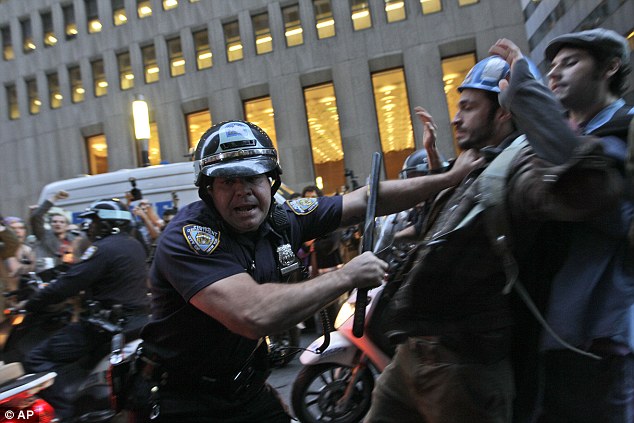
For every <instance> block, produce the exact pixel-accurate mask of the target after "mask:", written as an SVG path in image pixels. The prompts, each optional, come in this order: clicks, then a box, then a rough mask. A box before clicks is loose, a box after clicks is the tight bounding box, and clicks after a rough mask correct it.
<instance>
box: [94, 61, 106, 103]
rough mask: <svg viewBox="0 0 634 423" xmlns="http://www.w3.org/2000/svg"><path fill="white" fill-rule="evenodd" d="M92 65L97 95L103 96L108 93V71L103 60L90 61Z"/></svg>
mask: <svg viewBox="0 0 634 423" xmlns="http://www.w3.org/2000/svg"><path fill="white" fill-rule="evenodd" d="M90 66H91V68H92V80H93V85H94V86H93V88H94V90H95V97H102V96H104V95H106V94H108V81H106V72H105V70H104V65H103V60H101V59H98V60H94V61H92V62H90Z"/></svg>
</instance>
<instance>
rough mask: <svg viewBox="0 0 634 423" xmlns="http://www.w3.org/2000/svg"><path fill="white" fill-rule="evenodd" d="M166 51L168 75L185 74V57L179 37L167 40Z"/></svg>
mask: <svg viewBox="0 0 634 423" xmlns="http://www.w3.org/2000/svg"><path fill="white" fill-rule="evenodd" d="M167 51H168V54H169V62H170V75H171V76H172V77H175V76H180V75H185V58H184V57H183V49H182V47H181V39H180V37H176V38H172V39H171V40H167Z"/></svg>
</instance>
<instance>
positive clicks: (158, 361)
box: [136, 121, 480, 423]
mask: <svg viewBox="0 0 634 423" xmlns="http://www.w3.org/2000/svg"><path fill="white" fill-rule="evenodd" d="M479 163H480V161H479V160H478V159H476V158H475V156H474V155H473V154H472V153H471V152H467V153H463V155H461V156H460V158H459V159H458V160H457V162H456V165H455V166H454V167H453V169H452V170H451V171H450V172H447V173H444V174H441V175H434V176H433V177H425V178H415V179H411V180H407V181H386V182H383V183H381V186H380V190H379V192H380V195H379V201H378V203H379V204H378V213H379V214H386V213H392V212H394V211H397V210H402V209H406V208H409V207H411V206H413V205H414V204H416V203H418V202H420V201H422V200H424V199H425V198H426V197H427V196H429V195H431V194H433V193H435V192H437V191H438V190H440V189H442V188H443V187H449V186H452V185H455V184H457V183H458V182H460V181H461V180H462V178H463V176H464V175H465V174H467V173H468V172H469V171H470V170H471V169H473V168H474V166H477V165H479ZM194 169H195V170H194V173H195V184H196V185H197V186H198V188H199V195H200V198H201V199H202V201H198V202H195V203H192V204H189V205H188V206H186V207H184V208H182V210H180V211H179V213H178V214H177V215H176V216H175V217H174V219H173V220H172V222H171V223H170V225H169V226H168V227H167V228H166V229H165V231H164V233H163V236H162V237H161V240H160V241H159V245H158V247H157V250H156V256H155V260H154V264H153V267H152V270H151V272H150V273H151V274H150V277H151V285H152V286H151V288H152V318H151V321H150V323H149V324H148V325H147V326H146V327H145V328H144V329H143V332H142V338H143V339H144V343H143V346H142V347H141V348H142V358H141V359H140V360H138V361H137V363H138V364H139V367H140V373H138V374H137V376H136V382H137V383H139V379H140V378H141V379H142V382H144V383H145V385H146V387H147V388H148V389H147V391H146V393H147V400H149V409H148V410H147V411H148V412H151V413H152V417H153V420H152V421H161V422H181V423H184V422H193V421H196V422H202V421H204V422H216V421H222V422H288V421H289V420H290V417H289V416H288V412H287V411H286V407H285V406H284V405H283V404H282V403H281V401H280V399H279V398H278V396H277V394H276V392H275V391H274V390H273V389H272V388H271V387H270V386H268V385H267V384H266V382H265V380H266V377H267V376H268V371H267V363H266V353H267V351H266V343H264V342H262V338H263V337H264V336H265V335H267V334H271V333H276V332H280V331H282V330H285V329H288V328H290V327H292V326H293V325H295V324H297V323H299V322H301V321H303V320H306V319H307V318H308V317H310V316H312V315H313V314H314V313H316V312H317V311H318V310H320V309H321V308H323V307H324V306H326V305H328V304H329V303H330V302H331V301H333V300H335V299H336V298H337V297H339V296H340V295H342V294H343V293H345V292H347V291H349V290H351V289H354V288H372V287H376V286H378V285H379V284H380V283H381V281H382V280H383V278H384V276H385V272H386V270H387V264H386V263H385V262H383V261H382V260H380V259H378V258H377V257H375V256H374V255H373V254H372V253H370V252H366V253H364V254H361V255H359V256H357V257H355V258H354V259H352V260H351V261H350V262H349V263H347V264H346V265H345V266H343V267H342V268H341V269H339V270H336V271H333V272H329V273H326V274H323V275H321V276H318V277H316V278H314V279H311V280H308V281H304V282H300V283H293V284H286V283H283V282H285V281H287V280H288V279H289V276H290V275H291V273H292V272H293V271H294V270H295V269H296V268H298V267H299V261H298V259H297V257H296V256H295V254H294V252H295V251H297V250H298V248H299V247H300V246H301V244H302V243H303V242H305V241H307V240H310V239H314V238H317V237H318V236H320V235H322V234H324V233H328V232H331V231H333V230H335V229H336V228H338V227H340V226H343V227H345V226H348V225H351V224H353V223H356V222H359V221H361V220H362V219H363V217H364V214H365V209H366V202H367V200H366V193H367V191H366V190H365V189H360V190H357V191H354V192H351V193H349V194H346V195H344V196H334V197H320V198H310V199H306V198H299V199H295V200H290V201H287V202H286V203H285V204H284V205H281V206H280V205H277V204H276V203H275V202H274V200H273V194H274V193H275V192H276V190H277V189H278V187H279V186H280V184H281V179H280V174H281V173H282V170H281V168H280V166H279V164H278V158H277V152H276V150H275V149H274V147H273V143H272V142H271V140H270V138H269V137H268V136H267V135H266V133H264V132H263V131H262V130H261V129H260V128H259V127H257V126H256V125H253V124H252V123H249V122H243V121H228V122H222V123H219V124H217V125H214V126H213V127H211V128H210V129H209V130H207V132H206V133H205V134H203V136H202V138H201V140H200V142H199V143H198V147H197V149H196V153H195V162H194ZM150 391H151V394H150Z"/></svg>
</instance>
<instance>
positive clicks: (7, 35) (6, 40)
mask: <svg viewBox="0 0 634 423" xmlns="http://www.w3.org/2000/svg"><path fill="white" fill-rule="evenodd" d="M0 36H1V37H2V58H3V59H4V60H7V61H8V60H13V59H15V52H14V51H13V43H12V42H11V28H10V27H8V26H4V27H2V28H0Z"/></svg>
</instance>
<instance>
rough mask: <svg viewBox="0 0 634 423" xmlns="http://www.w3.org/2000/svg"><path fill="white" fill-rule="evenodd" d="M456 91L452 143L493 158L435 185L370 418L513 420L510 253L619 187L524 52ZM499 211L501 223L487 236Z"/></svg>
mask: <svg viewBox="0 0 634 423" xmlns="http://www.w3.org/2000/svg"><path fill="white" fill-rule="evenodd" d="M510 64H513V70H512V71H511V72H510V74H511V75H510V81H506V80H507V78H508V77H509V71H510V66H509V65H510ZM501 87H504V91H505V93H506V95H505V96H504V97H503V98H502V97H501V98H500V100H504V101H502V106H500V103H499V102H498V96H499V94H500V91H501ZM458 90H459V91H460V100H459V102H458V111H457V113H456V115H455V117H454V119H453V121H452V124H453V126H454V128H455V130H456V138H457V141H458V145H459V146H460V147H461V148H462V149H465V150H466V149H471V150H476V151H479V152H480V154H481V155H482V156H484V157H487V158H489V159H490V163H489V164H488V166H487V165H484V166H482V167H481V168H479V169H476V170H474V171H473V172H471V173H470V174H469V175H467V177H466V178H465V179H463V181H462V183H461V184H460V185H458V186H457V187H455V188H451V189H448V190H445V191H442V192H441V193H439V194H438V196H437V197H436V199H435V201H434V203H433V204H432V206H431V208H430V211H429V215H428V216H429V218H428V220H427V222H426V224H425V227H424V229H423V234H422V236H423V238H422V242H420V243H419V246H418V250H417V252H416V253H415V254H414V255H413V258H414V260H413V261H412V262H411V263H408V265H409V266H411V267H410V270H409V272H408V274H407V277H406V278H405V280H404V282H403V285H402V286H401V287H400V289H399V290H398V291H397V293H396V294H395V296H394V298H393V300H392V301H393V315H392V316H391V322H390V325H391V327H392V330H391V331H390V333H389V335H391V337H392V339H393V340H394V341H396V342H398V343H399V345H398V346H397V349H396V354H395V356H394V358H393V361H392V363H390V365H388V366H387V368H386V369H385V371H384V372H383V373H382V374H381V376H380V377H379V379H378V381H377V384H376V386H375V389H374V392H373V397H372V406H371V409H370V411H369V412H368V415H367V416H366V419H365V420H364V421H365V422H366V423H378V422H397V421H398V422H401V423H402V422H407V423H409V422H411V423H414V422H421V421H423V422H425V423H463V422H464V423H467V422H468V423H474V422H500V423H502V422H510V421H511V419H512V402H513V396H514V383H513V372H512V369H511V363H510V360H509V351H510V343H511V332H512V330H511V328H512V324H513V316H512V310H511V307H510V303H509V301H510V299H509V295H507V294H508V292H509V287H510V286H512V285H513V283H514V281H515V279H516V278H515V277H514V275H513V273H514V272H515V271H517V270H518V267H517V265H516V264H517V262H516V261H515V260H514V257H515V258H516V259H517V261H518V262H519V261H522V259H523V258H524V257H525V256H528V255H530V254H532V253H533V251H534V250H535V248H537V247H538V246H539V244H536V243H535V242H534V241H535V239H536V236H537V235H538V234H539V233H540V228H541V225H542V223H543V222H544V221H553V220H558V221H567V220H581V219H587V218H588V217H589V216H590V215H591V214H592V213H595V212H596V211H597V210H599V209H601V208H602V207H609V206H610V205H612V204H613V203H614V198H615V197H616V196H617V195H618V193H619V192H620V187H621V185H620V181H619V180H618V175H617V174H616V171H615V170H614V169H612V168H611V166H610V161H609V159H608V158H606V157H605V156H604V155H603V153H602V149H601V146H600V144H599V140H598V139H594V138H581V137H578V136H577V135H575V134H574V133H573V132H572V131H571V130H570V128H569V127H568V125H567V123H566V122H565V120H564V119H563V117H562V114H563V110H562V109H561V107H560V105H559V104H558V103H557V101H556V100H555V99H554V98H553V97H552V95H551V94H550V92H549V91H548V89H547V88H546V87H545V86H544V85H542V84H541V83H540V82H539V81H537V80H536V79H535V78H534V76H533V73H532V72H531V67H530V65H529V63H528V61H527V60H526V59H524V58H523V57H521V56H519V57H513V60H510V59H509V58H508V57H507V56H506V55H502V57H500V56H491V57H488V58H486V59H484V60H482V61H480V62H478V63H477V64H476V65H475V66H474V67H473V68H472V69H471V71H470V72H469V74H468V75H467V77H466V78H465V80H464V82H463V83H462V84H461V85H460V87H459V88H458ZM522 132H523V133H524V134H525V135H526V136H525V137H524V136H522V135H521V134H522ZM509 158H510V159H509ZM501 161H504V162H506V169H502V170H505V171H503V172H502V179H503V182H502V184H501V185H497V186H496V187H495V188H494V189H492V187H491V186H490V185H488V183H487V182H486V181H487V180H489V179H490V177H491V176H492V175H493V174H492V172H490V171H489V170H499V169H500V166H499V164H500V162H501ZM502 168H504V166H502ZM589 170H591V171H589ZM494 191H495V192H499V191H502V193H503V195H502V198H503V200H502V203H503V204H504V207H503V208H500V207H497V206H496V207H495V210H496V213H495V214H492V210H491V208H489V206H488V205H487V198H489V197H490V196H491V195H493V196H495V195H496V194H495V192H494ZM602 203H603V204H602ZM500 221H506V222H507V223H508V225H506V226H507V228H506V229H508V230H506V231H503V232H501V233H500V236H498V237H495V238H494V237H492V236H491V232H492V230H493V229H495V230H497V229H499V228H496V227H495V226H496V222H500ZM511 239H512V241H513V242H512V243H510V242H508V241H509V240H511ZM520 277H521V276H520Z"/></svg>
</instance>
